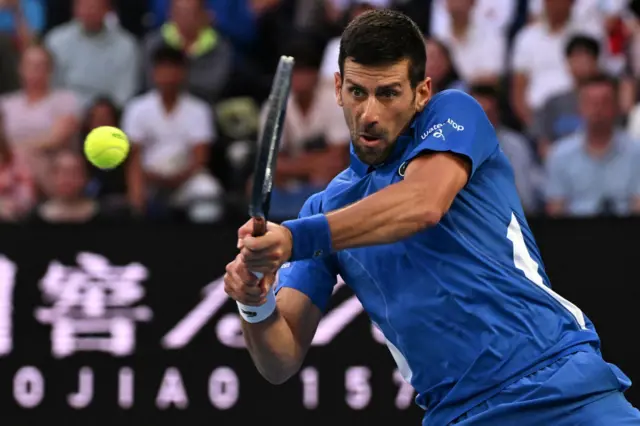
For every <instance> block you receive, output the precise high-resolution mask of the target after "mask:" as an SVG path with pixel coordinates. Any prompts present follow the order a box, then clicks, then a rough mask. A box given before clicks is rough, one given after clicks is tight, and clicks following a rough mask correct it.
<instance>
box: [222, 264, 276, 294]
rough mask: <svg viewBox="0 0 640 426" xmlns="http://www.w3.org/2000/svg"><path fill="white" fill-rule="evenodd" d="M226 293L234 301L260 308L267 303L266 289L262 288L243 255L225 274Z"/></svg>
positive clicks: (228, 266) (228, 267)
mask: <svg viewBox="0 0 640 426" xmlns="http://www.w3.org/2000/svg"><path fill="white" fill-rule="evenodd" d="M224 291H225V292H226V293H227V294H228V295H229V297H231V298H232V299H234V300H236V301H238V302H240V303H243V304H245V305H250V306H260V305H262V304H263V303H265V301H266V294H267V292H266V288H265V286H261V285H260V282H259V280H258V278H257V277H256V276H255V275H253V274H252V273H251V272H250V271H249V268H248V267H247V265H246V264H245V262H244V260H243V257H242V255H240V254H238V256H236V258H235V260H234V261H233V262H231V263H229V264H228V265H227V273H226V274H224Z"/></svg>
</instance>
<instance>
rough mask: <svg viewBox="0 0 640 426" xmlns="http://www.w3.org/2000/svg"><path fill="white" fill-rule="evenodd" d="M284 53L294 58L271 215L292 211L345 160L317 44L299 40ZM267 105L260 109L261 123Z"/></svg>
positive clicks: (345, 134) (338, 117)
mask: <svg viewBox="0 0 640 426" xmlns="http://www.w3.org/2000/svg"><path fill="white" fill-rule="evenodd" d="M287 53H288V54H290V55H292V56H293V57H295V58H296V63H295V66H294V71H293V77H292V83H291V95H290V97H289V101H288V103H287V115H286V117H285V122H284V126H283V131H282V141H281V151H280V155H279V156H278V163H277V168H276V176H275V182H274V190H273V195H272V204H271V206H272V211H271V214H272V217H274V218H275V217H278V218H289V217H294V216H297V214H298V211H299V210H300V208H301V207H302V204H303V203H304V201H305V200H306V199H307V197H308V196H309V195H311V194H312V193H314V192H317V191H318V190H320V189H322V188H324V187H325V186H326V185H327V184H328V183H329V182H330V181H331V179H333V177H335V176H336V175H337V174H338V173H339V172H340V171H341V170H342V169H343V168H344V167H345V166H346V165H347V160H348V148H349V141H350V136H349V129H348V127H347V125H346V124H345V121H344V115H343V113H342V111H341V109H340V108H339V107H338V105H337V104H336V99H335V92H328V91H326V90H323V88H322V87H321V84H320V79H319V68H320V60H321V49H317V48H315V45H314V44H313V43H312V42H309V41H307V40H303V39H300V40H298V41H297V42H295V43H294V44H293V45H292V46H290V48H289V49H288V50H287ZM334 78H340V77H339V75H336V76H335V77H334ZM267 108H268V105H265V106H264V108H263V113H262V122H263V123H264V121H265V118H266V111H267Z"/></svg>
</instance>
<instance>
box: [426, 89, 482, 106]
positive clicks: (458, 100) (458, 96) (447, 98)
mask: <svg viewBox="0 0 640 426" xmlns="http://www.w3.org/2000/svg"><path fill="white" fill-rule="evenodd" d="M449 104H453V105H463V106H473V107H474V108H475V107H480V104H479V103H478V101H476V100H475V98H474V97H473V96H471V95H470V94H468V93H467V92H465V91H462V90H459V89H447V90H443V91H442V92H438V93H436V94H435V95H433V97H432V98H431V100H430V101H429V105H433V106H437V105H440V106H442V105H449ZM425 110H426V109H425Z"/></svg>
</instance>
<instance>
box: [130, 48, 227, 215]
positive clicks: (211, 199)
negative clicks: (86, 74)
mask: <svg viewBox="0 0 640 426" xmlns="http://www.w3.org/2000/svg"><path fill="white" fill-rule="evenodd" d="M152 61H153V64H154V65H153V82H154V85H155V87H156V89H154V90H152V91H150V92H148V93H145V94H144V95H142V96H139V97H137V98H135V99H134V100H133V101H132V102H131V103H130V104H129V105H128V106H127V107H126V109H125V111H124V114H123V124H122V126H123V130H124V131H125V132H126V133H127V135H128V136H129V139H130V140H131V143H132V144H133V149H132V152H131V155H130V158H129V167H128V172H127V181H128V191H129V200H130V202H131V203H132V205H133V206H134V208H135V209H136V210H137V211H138V212H143V211H145V210H146V207H147V203H148V201H153V203H151V204H150V206H149V207H152V208H153V207H157V208H158V210H156V211H152V213H158V214H165V213H169V212H168V211H167V210H166V209H165V208H164V207H165V206H168V207H170V209H169V210H173V209H178V210H182V211H186V212H187V213H188V214H189V215H190V217H191V219H192V220H208V221H213V220H217V219H218V218H219V217H220V214H221V206H220V204H219V200H218V198H219V197H220V196H221V195H222V194H221V192H222V189H221V186H220V184H219V183H218V181H217V180H216V179H215V178H214V177H213V176H212V175H211V173H209V171H207V170H206V164H207V162H208V157H209V152H210V149H211V144H212V142H213V140H214V139H215V136H216V135H215V133H214V129H213V117H212V112H211V108H210V107H209V106H208V105H207V104H206V103H204V102H203V101H201V100H199V99H197V98H195V97H194V96H192V95H190V94H187V93H185V92H184V89H183V85H184V84H185V82H186V74H187V61H188V60H187V57H186V56H185V55H184V53H183V52H182V51H180V50H175V49H173V48H170V47H161V48H160V49H158V50H157V51H156V52H155V54H154V55H153V59H152Z"/></svg>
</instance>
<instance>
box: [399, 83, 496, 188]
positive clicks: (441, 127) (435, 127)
mask: <svg viewBox="0 0 640 426" xmlns="http://www.w3.org/2000/svg"><path fill="white" fill-rule="evenodd" d="M429 105H430V106H429V108H428V109H427V110H426V111H425V112H424V113H423V114H422V116H421V117H419V118H418V119H417V120H418V121H417V126H418V129H417V133H418V145H417V146H416V147H414V148H413V150H412V151H411V152H410V154H409V156H408V158H407V161H410V160H412V159H414V158H415V157H417V156H419V155H421V154H422V153H424V152H427V151H432V152H433V151H435V152H452V153H455V154H458V155H461V156H463V157H465V158H466V159H467V160H469V162H470V163H471V175H470V177H471V176H473V174H474V173H475V171H476V170H477V169H478V168H479V167H480V166H481V165H482V164H483V163H484V162H485V161H486V160H487V158H489V156H491V154H493V152H494V151H495V150H496V149H497V148H498V139H497V137H496V134H495V130H494V129H493V126H492V125H491V123H490V122H489V119H488V118H487V116H486V114H485V113H484V110H483V109H482V107H481V106H480V104H478V102H476V100H475V99H473V98H472V97H471V96H469V95H467V94H466V93H463V92H459V91H454V90H452V91H447V92H443V93H441V94H440V95H438V98H437V99H433V100H432V101H431V103H430V104H429Z"/></svg>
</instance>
